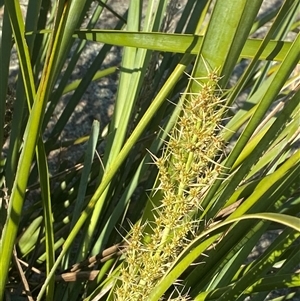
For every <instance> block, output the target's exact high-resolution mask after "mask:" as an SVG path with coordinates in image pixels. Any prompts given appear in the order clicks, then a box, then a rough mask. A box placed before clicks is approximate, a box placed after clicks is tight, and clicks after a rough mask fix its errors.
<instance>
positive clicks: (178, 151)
mask: <svg viewBox="0 0 300 301" xmlns="http://www.w3.org/2000/svg"><path fill="white" fill-rule="evenodd" d="M213 75H215V73H213ZM193 80H194V79H193ZM218 80H219V78H218V77H217V76H212V75H211V74H210V76H209V78H208V79H206V82H205V83H201V82H198V81H197V83H198V84H199V91H198V92H197V93H190V94H185V95H183V97H184V98H185V101H184V105H183V108H182V112H181V115H180V116H179V118H178V121H177V123H176V125H175V126H174V128H173V130H172V131H171V132H170V135H169V141H168V142H166V146H165V149H164V151H163V155H162V157H161V158H156V157H155V158H154V160H155V164H156V166H157V168H158V171H159V173H158V177H159V186H158V187H156V188H155V191H154V193H155V192H157V191H158V190H160V191H161V194H162V200H161V203H160V206H159V207H158V208H155V209H154V216H155V218H154V222H151V224H148V226H150V227H151V230H152V231H151V233H145V231H144V229H145V225H139V224H136V225H134V226H133V227H132V236H131V240H130V244H129V247H128V250H127V252H126V255H125V258H126V260H125V264H124V265H123V269H122V272H121V279H120V280H121V282H122V284H121V285H120V287H118V288H117V290H116V299H117V300H147V296H149V294H150V293H151V291H152V289H153V288H154V287H155V285H156V283H157V281H158V280H159V279H161V278H162V277H163V276H164V274H165V273H166V271H167V269H168V268H169V267H170V265H171V264H172V263H173V262H174V261H175V259H176V257H177V256H178V254H179V253H180V252H181V251H182V250H183V248H184V247H185V246H186V245H187V244H188V243H189V239H188V238H190V237H193V235H195V232H196V231H195V230H196V224H197V223H196V221H195V220H193V215H194V214H195V212H197V210H201V200H202V199H203V194H204V192H205V191H206V190H207V188H208V187H209V185H210V183H211V182H212V181H213V180H214V179H215V177H216V176H217V174H218V173H217V172H216V170H217V167H218V164H217V163H216V162H214V158H215V156H216V155H217V154H218V153H219V152H220V150H222V148H223V141H222V139H221V137H220V136H219V134H218V133H219V125H220V122H221V114H222V113H221V112H222V110H221V109H220V108H222V102H221V99H220V98H219V96H218V92H217V91H218V88H217V87H218V85H217V82H218ZM146 236H147V239H145V237H146ZM178 298H179V299H178ZM186 298H187V297H186V296H179V297H177V298H176V300H187V299H186ZM174 300H175V299H174Z"/></svg>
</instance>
